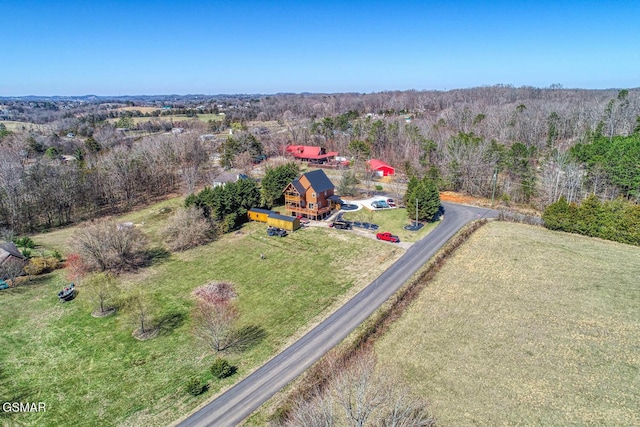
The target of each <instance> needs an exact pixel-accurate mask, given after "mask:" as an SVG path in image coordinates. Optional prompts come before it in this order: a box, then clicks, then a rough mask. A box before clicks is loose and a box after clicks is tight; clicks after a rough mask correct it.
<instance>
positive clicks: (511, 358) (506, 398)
mask: <svg viewBox="0 0 640 427" xmlns="http://www.w3.org/2000/svg"><path fill="white" fill-rule="evenodd" d="M639 277H640V249H639V248H637V247H634V246H629V245H623V244H618V243H612V242H608V241H603V240H598V239H593V238H587V237H581V236H576V235H570V234H565V233H558V232H552V231H548V230H545V229H542V228H538V227H532V226H526V225H518V224H512V223H503V222H494V223H490V224H489V225H488V226H485V227H483V228H481V229H480V230H478V231H477V232H476V233H475V234H474V235H473V236H472V237H471V239H470V240H469V242H468V243H466V244H465V245H464V246H462V247H461V248H460V249H459V250H458V251H457V252H456V254H455V255H454V256H453V257H452V258H451V259H450V260H449V261H448V262H447V263H446V265H445V266H444V267H443V269H442V270H441V271H440V273H438V275H437V276H436V278H435V280H434V281H433V282H432V283H430V284H429V285H428V286H427V287H426V288H425V289H424V291H423V292H422V294H421V295H420V296H419V298H418V299H417V300H416V301H414V303H413V304H412V306H411V307H410V308H409V309H408V310H407V312H405V314H404V315H403V316H402V317H401V318H400V319H399V320H398V321H396V322H395V323H394V324H393V325H392V326H391V328H390V330H389V332H388V333H387V334H386V335H385V336H384V338H383V339H381V340H380V341H379V342H377V343H376V347H375V349H376V354H377V356H378V360H379V367H380V369H383V370H385V371H386V372H387V373H388V374H389V375H393V376H398V377H400V378H402V379H403V380H404V381H405V382H407V383H408V384H410V387H411V388H412V390H413V391H414V392H416V393H418V394H420V395H421V396H424V397H425V398H427V399H428V400H429V401H430V402H431V410H432V412H433V414H434V415H435V416H436V418H437V419H438V422H439V424H440V425H446V426H467V425H545V426H547V425H557V426H566V425H608V426H631V425H640V413H639V412H638V402H639V401H640V382H639V378H640V377H639V376H638V372H639V368H640V335H639V334H638V331H640V282H639V281H638V278H639Z"/></svg>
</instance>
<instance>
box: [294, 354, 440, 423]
mask: <svg viewBox="0 0 640 427" xmlns="http://www.w3.org/2000/svg"><path fill="white" fill-rule="evenodd" d="M330 366H332V369H331V371H332V372H333V378H332V379H331V380H330V382H329V383H328V384H327V385H326V387H325V388H324V389H323V390H316V391H315V393H313V395H312V396H303V397H300V398H299V399H298V400H296V401H295V402H294V404H293V408H292V410H291V411H290V413H289V414H288V416H287V419H286V421H284V423H283V425H284V426H287V427H293V426H301V425H304V426H334V425H336V426H354V427H355V426H358V427H363V426H384V427H433V426H435V424H436V421H435V419H434V418H433V416H431V415H430V413H429V411H428V405H427V403H426V402H425V401H424V400H423V399H421V398H419V397H416V396H414V395H412V394H411V393H410V392H409V390H408V389H407V387H406V386H403V385H402V384H400V383H399V382H398V381H397V380H394V379H392V378H390V377H387V376H384V375H383V374H382V373H381V372H380V371H379V370H377V369H376V361H375V357H374V355H373V354H372V353H370V352H367V351H363V352H361V353H360V354H358V355H357V356H355V357H354V358H353V359H352V360H351V362H350V363H349V366H347V367H344V366H343V367H342V368H340V367H339V366H335V365H331V363H330Z"/></svg>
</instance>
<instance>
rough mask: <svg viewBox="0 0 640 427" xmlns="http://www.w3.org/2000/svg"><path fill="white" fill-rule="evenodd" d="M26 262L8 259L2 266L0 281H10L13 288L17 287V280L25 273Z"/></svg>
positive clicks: (0, 266)
mask: <svg viewBox="0 0 640 427" xmlns="http://www.w3.org/2000/svg"><path fill="white" fill-rule="evenodd" d="M24 266H25V261H24V260H18V259H7V260H6V261H5V262H3V263H2V264H0V279H9V280H10V281H11V286H12V287H15V286H16V279H17V278H18V276H20V275H21V274H22V272H23V271H24Z"/></svg>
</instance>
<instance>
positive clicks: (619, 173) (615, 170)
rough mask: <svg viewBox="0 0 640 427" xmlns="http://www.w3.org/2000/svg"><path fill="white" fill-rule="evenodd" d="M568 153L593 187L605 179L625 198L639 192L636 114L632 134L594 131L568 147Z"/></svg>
mask: <svg viewBox="0 0 640 427" xmlns="http://www.w3.org/2000/svg"><path fill="white" fill-rule="evenodd" d="M571 154H572V155H573V156H574V157H575V158H576V159H577V160H578V161H580V162H582V163H584V164H585V165H586V167H587V171H588V172H589V180H590V184H591V185H592V186H593V188H594V189H596V188H597V187H598V181H599V180H600V181H609V182H611V183H612V184H613V185H615V186H616V188H617V189H618V190H619V191H620V193H621V194H622V195H623V196H625V197H626V198H627V199H631V198H638V197H639V196H640V117H638V124H637V126H636V128H635V129H634V134H633V135H630V136H614V137H605V136H602V135H601V134H600V135H596V136H594V137H593V138H591V141H590V142H589V143H587V144H576V145H575V146H574V147H572V148H571Z"/></svg>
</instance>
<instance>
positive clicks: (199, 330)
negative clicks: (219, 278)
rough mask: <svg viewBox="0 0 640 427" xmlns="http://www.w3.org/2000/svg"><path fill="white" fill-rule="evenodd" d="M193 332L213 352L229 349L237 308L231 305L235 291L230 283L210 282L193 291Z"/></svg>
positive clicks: (232, 337)
mask: <svg viewBox="0 0 640 427" xmlns="http://www.w3.org/2000/svg"><path fill="white" fill-rule="evenodd" d="M194 295H195V296H196V305H195V307H194V309H193V320H194V332H195V334H196V335H197V336H198V337H199V338H200V339H202V340H203V341H204V342H205V343H206V344H207V345H208V346H209V347H211V348H212V349H213V350H214V351H215V352H220V351H224V350H227V349H229V348H230V347H231V346H232V344H233V340H234V325H235V321H236V320H237V318H238V310H237V308H236V307H235V306H234V305H233V299H234V298H235V297H236V295H237V294H236V292H235V290H234V289H233V285H231V284H230V283H211V284H209V285H206V286H204V287H202V288H199V289H197V290H196V291H195V292H194Z"/></svg>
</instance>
